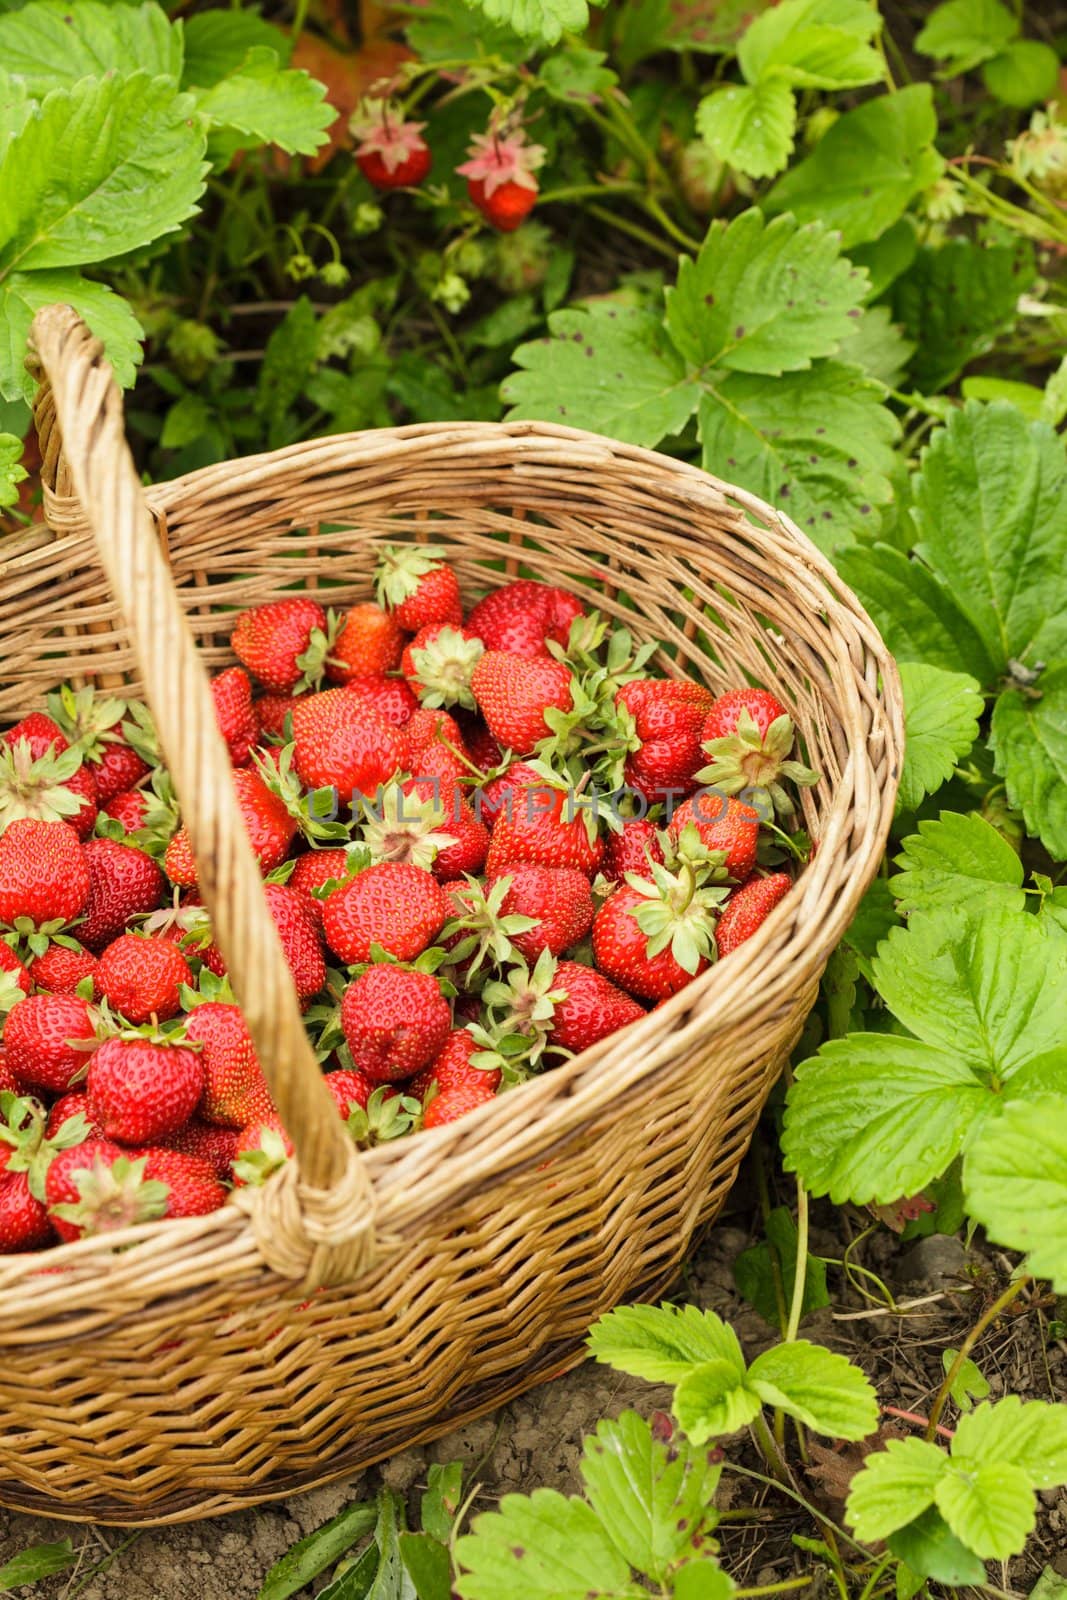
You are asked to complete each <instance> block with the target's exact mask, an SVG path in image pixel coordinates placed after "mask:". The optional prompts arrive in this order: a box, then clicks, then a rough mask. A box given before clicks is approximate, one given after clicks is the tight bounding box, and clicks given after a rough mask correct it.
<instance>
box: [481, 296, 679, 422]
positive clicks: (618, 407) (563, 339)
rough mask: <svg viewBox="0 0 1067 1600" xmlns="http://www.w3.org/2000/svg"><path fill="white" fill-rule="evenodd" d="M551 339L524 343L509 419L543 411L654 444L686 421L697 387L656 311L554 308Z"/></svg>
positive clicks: (508, 384)
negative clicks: (558, 309)
mask: <svg viewBox="0 0 1067 1600" xmlns="http://www.w3.org/2000/svg"><path fill="white" fill-rule="evenodd" d="M548 326H549V329H550V332H551V337H550V338H547V339H538V340H537V341H536V342H535V343H533V344H522V345H520V346H519V348H518V349H517V350H516V351H515V353H514V358H513V359H514V360H515V362H516V364H517V365H518V366H519V367H521V368H523V369H524V370H523V371H521V372H515V373H513V374H512V375H511V377H509V378H506V379H505V380H504V382H503V384H502V385H501V388H500V393H501V397H502V399H503V400H505V401H506V402H507V403H508V404H509V405H510V406H511V410H510V411H509V412H508V419H509V420H512V419H515V418H519V417H540V418H543V419H544V420H545V421H547V422H564V423H567V424H569V425H570V426H573V427H579V428H589V429H590V430H591V431H592V432H594V433H604V434H609V435H611V437H612V438H615V439H621V440H622V441H623V442H624V443H626V444H639V445H656V444H658V443H659V441H660V440H661V439H662V438H663V437H664V435H665V434H671V433H677V432H678V431H679V430H680V429H681V428H683V427H684V426H685V423H686V422H687V420H688V419H689V417H690V416H691V415H692V412H693V409H694V407H695V405H696V403H697V398H698V394H699V389H698V387H697V385H696V383H695V382H694V381H693V380H692V379H691V378H690V377H688V376H687V374H686V370H685V363H684V361H683V360H682V358H681V356H680V355H679V354H678V352H677V350H675V348H674V346H673V345H672V344H671V342H670V340H669V338H668V337H667V334H666V332H665V330H664V328H663V325H662V322H661V319H660V318H659V317H658V316H656V315H654V314H653V313H652V312H650V311H640V310H637V309H635V308H633V307H628V306H619V305H613V304H612V305H608V304H604V303H603V302H601V303H599V304H597V305H593V306H589V307H587V308H585V309H583V310H567V311H556V312H553V314H552V316H551V317H550V318H549V319H548Z"/></svg>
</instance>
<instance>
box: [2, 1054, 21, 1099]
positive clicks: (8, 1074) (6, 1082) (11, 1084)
mask: <svg viewBox="0 0 1067 1600" xmlns="http://www.w3.org/2000/svg"><path fill="white" fill-rule="evenodd" d="M0 1089H7V1090H9V1091H10V1092H11V1094H18V1093H20V1090H19V1086H18V1083H17V1082H16V1079H15V1074H14V1073H13V1072H12V1070H11V1068H10V1067H9V1066H8V1064H7V1053H6V1051H5V1050H4V1049H3V1047H2V1046H0Z"/></svg>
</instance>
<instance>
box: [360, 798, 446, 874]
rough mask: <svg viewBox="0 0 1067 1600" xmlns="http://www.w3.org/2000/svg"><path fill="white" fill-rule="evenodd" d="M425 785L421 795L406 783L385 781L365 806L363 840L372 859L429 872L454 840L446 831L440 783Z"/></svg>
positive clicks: (444, 807) (444, 809)
mask: <svg viewBox="0 0 1067 1600" xmlns="http://www.w3.org/2000/svg"><path fill="white" fill-rule="evenodd" d="M426 787H427V788H428V789H429V792H428V793H425V794H422V793H419V792H418V791H413V790H412V789H411V787H410V785H408V784H403V785H401V784H399V783H395V782H394V783H387V784H386V785H385V787H384V788H383V789H381V790H379V792H378V796H377V800H376V803H375V805H374V806H373V807H366V808H365V810H366V813H367V816H366V821H365V822H364V824H363V829H362V834H363V843H364V845H365V846H366V848H367V850H368V851H369V856H370V860H371V861H407V862H409V863H410V864H411V865H412V866H415V867H422V868H424V869H425V870H426V871H427V872H428V871H429V870H430V868H431V867H432V866H433V864H434V862H435V861H436V859H437V857H438V855H439V854H440V852H441V851H442V850H447V849H448V848H449V846H450V845H454V844H456V843H457V839H456V835H455V833H454V832H449V828H448V808H447V807H446V806H445V805H444V803H443V800H442V798H441V796H440V792H439V791H440V788H441V785H440V784H438V783H432V784H429V785H427V786H426Z"/></svg>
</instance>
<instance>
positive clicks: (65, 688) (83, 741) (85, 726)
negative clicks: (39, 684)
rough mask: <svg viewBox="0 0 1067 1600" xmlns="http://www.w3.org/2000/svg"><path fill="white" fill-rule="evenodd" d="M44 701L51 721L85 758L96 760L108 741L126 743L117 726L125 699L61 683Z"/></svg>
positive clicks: (104, 749) (122, 712)
mask: <svg viewBox="0 0 1067 1600" xmlns="http://www.w3.org/2000/svg"><path fill="white" fill-rule="evenodd" d="M45 704H46V705H47V707H48V715H49V716H50V717H51V718H52V720H53V722H55V723H56V725H57V726H58V727H60V728H62V730H63V732H64V734H65V735H66V737H67V738H68V739H69V740H70V742H71V744H72V745H77V747H78V749H79V750H80V751H81V753H82V755H83V756H84V757H85V758H86V760H88V761H99V760H100V758H101V756H103V754H104V753H105V751H106V749H107V746H108V744H117V743H126V742H128V741H127V740H126V738H125V735H124V734H123V732H122V731H121V727H120V724H121V723H122V720H123V718H124V717H125V715H126V710H127V707H126V702H125V701H124V700H116V699H114V698H113V697H107V698H105V697H104V696H102V695H99V694H97V693H96V691H95V690H94V689H92V688H89V687H86V688H84V689H74V688H72V686H71V685H70V684H69V683H64V684H63V685H61V687H60V688H59V689H57V690H55V692H54V693H52V694H49V695H46V696H45Z"/></svg>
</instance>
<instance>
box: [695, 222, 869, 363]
mask: <svg viewBox="0 0 1067 1600" xmlns="http://www.w3.org/2000/svg"><path fill="white" fill-rule="evenodd" d="M866 291H867V279H866V275H865V274H864V273H862V272H861V271H860V270H859V268H858V267H854V266H853V265H852V263H851V262H850V261H849V260H847V259H843V258H842V257H841V256H840V254H839V252H838V246H837V240H836V239H835V238H834V236H833V234H831V233H828V232H827V230H826V229H825V228H823V227H822V226H821V225H819V224H818V223H809V224H808V225H807V226H805V227H799V228H798V227H797V225H796V223H795V222H794V221H793V219H792V217H777V218H776V219H775V220H774V221H773V222H771V223H765V222H764V220H763V217H762V216H761V214H760V212H759V211H757V210H755V209H752V210H749V211H745V212H743V213H742V215H741V216H739V217H735V218H734V220H733V221H732V222H730V223H725V222H713V223H712V224H711V227H710V228H709V229H708V233H707V238H706V239H705V241H704V243H703V245H702V246H701V250H700V254H699V255H698V256H697V258H696V260H695V261H693V260H690V259H689V258H688V257H683V258H682V260H681V261H680V262H679V265H678V282H677V285H676V287H675V288H674V289H669V290H668V291H667V330H668V332H669V333H670V336H671V338H672V339H673V341H674V344H675V347H676V349H678V350H680V351H681V353H682V355H683V356H685V358H686V360H687V361H689V362H690V363H691V364H692V365H693V366H699V367H720V368H723V367H724V368H726V369H727V370H729V371H733V372H749V373H765V374H768V375H771V376H775V377H777V376H778V375H779V374H781V373H783V372H796V371H799V370H801V369H805V370H806V369H808V368H810V366H811V364H812V362H813V361H814V360H816V359H817V358H818V357H820V356H828V355H833V353H834V351H835V350H836V349H837V348H838V345H839V344H840V343H841V341H842V340H843V339H847V338H848V336H849V335H850V334H851V333H852V332H853V331H854V328H855V324H856V322H857V321H858V319H859V316H860V312H859V310H858V307H859V305H860V303H861V302H862V300H863V297H864V295H865V294H866Z"/></svg>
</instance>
